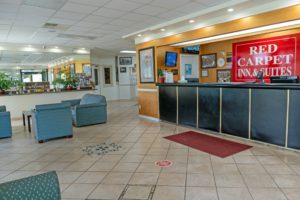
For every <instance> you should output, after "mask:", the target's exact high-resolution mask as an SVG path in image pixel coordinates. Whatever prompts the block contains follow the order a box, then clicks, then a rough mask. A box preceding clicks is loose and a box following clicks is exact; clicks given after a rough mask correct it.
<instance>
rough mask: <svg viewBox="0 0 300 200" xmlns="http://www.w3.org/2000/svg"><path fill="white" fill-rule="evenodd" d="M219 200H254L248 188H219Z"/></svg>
mask: <svg viewBox="0 0 300 200" xmlns="http://www.w3.org/2000/svg"><path fill="white" fill-rule="evenodd" d="M218 195H219V200H253V199H252V197H251V195H250V193H249V191H248V190H247V189H246V188H218Z"/></svg>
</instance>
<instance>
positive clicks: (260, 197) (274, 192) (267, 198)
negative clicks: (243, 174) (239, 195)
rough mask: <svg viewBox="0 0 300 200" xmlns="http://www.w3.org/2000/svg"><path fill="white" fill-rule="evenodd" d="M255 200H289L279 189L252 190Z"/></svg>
mask: <svg viewBox="0 0 300 200" xmlns="http://www.w3.org/2000/svg"><path fill="white" fill-rule="evenodd" d="M250 193H251V195H252V197H253V199H254V200H287V198H286V197H285V196H284V194H283V193H282V192H281V191H280V190H278V189H250Z"/></svg>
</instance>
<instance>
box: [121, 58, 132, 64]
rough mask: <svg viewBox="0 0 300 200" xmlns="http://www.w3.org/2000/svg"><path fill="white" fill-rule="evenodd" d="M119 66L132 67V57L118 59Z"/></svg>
mask: <svg viewBox="0 0 300 200" xmlns="http://www.w3.org/2000/svg"><path fill="white" fill-rule="evenodd" d="M119 64H120V65H132V57H119Z"/></svg>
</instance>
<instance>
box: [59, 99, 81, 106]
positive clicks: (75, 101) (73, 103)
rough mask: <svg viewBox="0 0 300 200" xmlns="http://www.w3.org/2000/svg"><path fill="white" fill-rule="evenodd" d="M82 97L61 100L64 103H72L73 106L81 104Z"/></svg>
mask: <svg viewBox="0 0 300 200" xmlns="http://www.w3.org/2000/svg"><path fill="white" fill-rule="evenodd" d="M80 101H81V99H71V100H65V101H61V102H62V103H68V104H70V105H71V107H73V106H76V105H79V104H80Z"/></svg>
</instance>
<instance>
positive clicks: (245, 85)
mask: <svg viewBox="0 0 300 200" xmlns="http://www.w3.org/2000/svg"><path fill="white" fill-rule="evenodd" d="M156 85H157V86H181V87H222V88H261V89H293V90H300V84H299V83H286V84H285V83H265V84H261V83H238V82H236V83H234V82H233V83H157V84H156Z"/></svg>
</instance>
